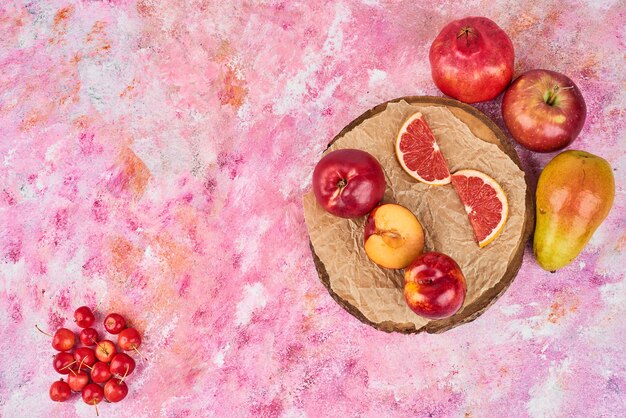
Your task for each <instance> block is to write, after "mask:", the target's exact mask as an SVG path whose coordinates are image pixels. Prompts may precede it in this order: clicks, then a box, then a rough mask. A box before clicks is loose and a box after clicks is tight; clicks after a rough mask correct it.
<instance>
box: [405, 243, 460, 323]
mask: <svg viewBox="0 0 626 418" xmlns="http://www.w3.org/2000/svg"><path fill="white" fill-rule="evenodd" d="M466 291H467V286H466V283H465V276H464V275H463V272H462V271H461V268H460V267H459V265H458V264H457V263H456V261H454V260H453V259H452V258H450V257H449V256H447V255H445V254H442V253H437V252H430V253H426V254H422V255H421V256H419V257H417V258H416V259H415V260H414V261H413V262H412V263H411V265H410V266H408V267H407V268H406V270H405V271H404V297H405V299H406V303H407V304H408V305H409V308H411V309H412V310H413V312H415V313H416V314H418V315H420V316H423V317H425V318H429V319H442V318H447V317H449V316H452V315H454V314H455V313H456V312H457V311H458V310H459V309H460V308H461V306H463V302H464V301H465V292H466Z"/></svg>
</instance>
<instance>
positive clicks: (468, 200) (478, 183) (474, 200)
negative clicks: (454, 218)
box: [452, 170, 509, 248]
mask: <svg viewBox="0 0 626 418" xmlns="http://www.w3.org/2000/svg"><path fill="white" fill-rule="evenodd" d="M452 186H453V187H454V190H455V191H456V193H457V194H458V195H459V198H460V199H461V203H463V206H465V211H466V212H467V216H468V217H469V221H470V223H471V224H472V228H473V229H474V235H475V236H476V241H478V245H479V246H480V248H483V247H484V246H486V245H487V244H489V243H490V242H491V241H493V240H494V239H495V238H496V237H497V236H498V235H499V234H500V232H502V229H503V228H504V224H505V223H506V220H507V217H508V215H509V203H508V201H507V200H506V195H505V194H504V190H502V187H500V185H499V184H498V182H496V181H495V180H494V179H492V178H491V177H489V176H488V175H486V174H485V173H481V172H480V171H477V170H459V171H457V172H456V173H454V174H453V175H452Z"/></svg>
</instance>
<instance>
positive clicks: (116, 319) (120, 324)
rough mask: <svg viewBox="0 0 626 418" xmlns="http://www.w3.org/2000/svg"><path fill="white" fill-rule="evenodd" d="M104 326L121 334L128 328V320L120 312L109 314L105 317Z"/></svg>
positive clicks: (109, 330)
mask: <svg viewBox="0 0 626 418" xmlns="http://www.w3.org/2000/svg"><path fill="white" fill-rule="evenodd" d="M104 328H105V329H106V330H107V332H109V333H111V334H119V333H120V332H121V331H122V330H123V329H124V328H126V320H125V319H124V317H123V316H122V315H120V314H116V313H112V314H108V315H107V317H106V318H104Z"/></svg>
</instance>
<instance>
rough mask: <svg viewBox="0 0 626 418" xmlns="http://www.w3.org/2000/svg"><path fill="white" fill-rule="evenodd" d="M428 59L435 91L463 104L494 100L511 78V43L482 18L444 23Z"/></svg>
mask: <svg viewBox="0 0 626 418" xmlns="http://www.w3.org/2000/svg"><path fill="white" fill-rule="evenodd" d="M429 59H430V68H431V72H432V76H433V80H434V82H435V84H436V85H437V87H438V88H439V90H441V91H442V92H443V93H444V94H447V95H448V96H451V97H454V98H455V99H458V100H461V101H462V102H466V103H475V102H482V101H485V100H491V99H493V98H495V97H496V96H498V95H499V94H500V93H502V91H503V90H504V89H505V88H506V86H508V85H509V83H510V82H511V78H512V77H513V59H514V53H513V43H511V39H509V37H508V35H507V34H506V33H505V32H504V31H503V30H502V29H500V27H499V26H498V25H496V24H495V22H493V21H492V20H489V19H487V18H485V17H466V18H463V19H459V20H455V21H453V22H450V23H448V25H446V27H444V28H443V29H442V30H441V32H440V33H439V35H437V37H436V38H435V40H434V41H433V44H432V45H431V47H430V54H429Z"/></svg>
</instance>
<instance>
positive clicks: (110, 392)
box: [104, 379, 128, 402]
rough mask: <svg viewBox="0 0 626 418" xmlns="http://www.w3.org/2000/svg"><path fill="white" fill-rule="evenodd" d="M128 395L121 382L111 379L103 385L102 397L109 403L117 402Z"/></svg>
mask: <svg viewBox="0 0 626 418" xmlns="http://www.w3.org/2000/svg"><path fill="white" fill-rule="evenodd" d="M126 395H128V386H126V383H124V382H123V381H121V380H118V379H111V380H109V381H108V382H106V384H105V385H104V397H105V398H106V400H107V401H109V402H119V401H121V400H122V399H124V398H125V397H126Z"/></svg>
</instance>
